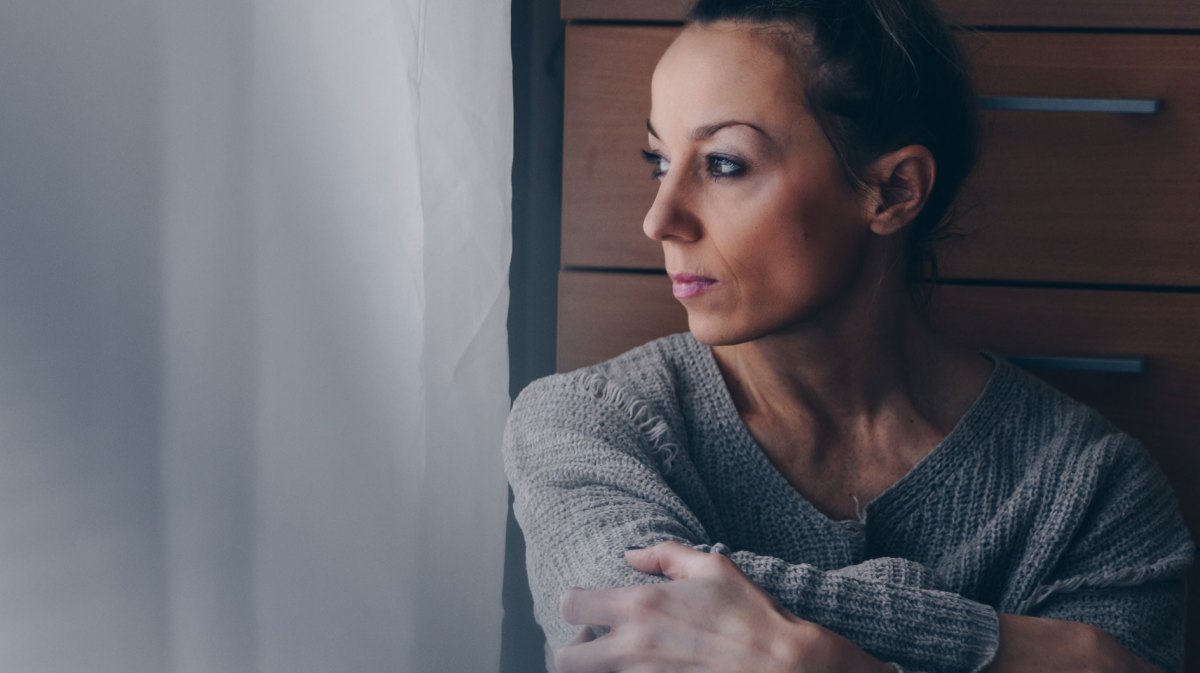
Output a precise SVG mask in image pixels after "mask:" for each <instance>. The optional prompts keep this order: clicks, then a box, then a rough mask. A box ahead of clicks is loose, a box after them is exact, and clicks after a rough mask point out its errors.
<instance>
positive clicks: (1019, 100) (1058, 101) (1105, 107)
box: [979, 96, 1162, 115]
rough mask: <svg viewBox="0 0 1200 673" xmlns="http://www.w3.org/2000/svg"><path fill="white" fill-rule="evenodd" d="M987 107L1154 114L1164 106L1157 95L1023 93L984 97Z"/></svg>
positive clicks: (982, 97) (1033, 110)
mask: <svg viewBox="0 0 1200 673" xmlns="http://www.w3.org/2000/svg"><path fill="white" fill-rule="evenodd" d="M979 106H980V107H982V108H984V109H985V110H1021V111H1026V112H1106V113H1111V114H1136V115H1152V114H1157V113H1158V111H1159V110H1161V109H1162V101H1161V100H1158V99H1157V98H1025V97H1021V96H980V97H979Z"/></svg>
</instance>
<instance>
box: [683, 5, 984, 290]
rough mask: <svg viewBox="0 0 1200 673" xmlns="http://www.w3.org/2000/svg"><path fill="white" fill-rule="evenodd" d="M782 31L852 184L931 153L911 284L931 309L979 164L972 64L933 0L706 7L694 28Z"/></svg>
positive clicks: (698, 11) (912, 243)
mask: <svg viewBox="0 0 1200 673" xmlns="http://www.w3.org/2000/svg"><path fill="white" fill-rule="evenodd" d="M717 21H735V22H742V23H750V24H758V25H760V26H762V27H763V28H765V29H768V30H771V31H778V34H779V35H780V36H782V37H784V38H786V42H787V43H788V44H790V45H791V47H792V51H793V55H795V56H797V57H799V58H800V59H802V62H803V63H804V66H805V67H806V73H805V75H806V76H805V78H804V80H803V81H804V82H805V90H804V91H803V98H804V100H805V101H806V103H807V106H808V108H809V111H810V112H811V114H812V115H813V117H814V118H815V119H816V121H817V123H818V124H819V125H820V127H821V129H822V130H823V131H824V133H825V135H826V137H827V138H828V139H829V142H830V143H831V144H832V145H833V148H834V150H835V152H836V153H837V156H838V160H839V162H840V163H841V166H842V169H843V171H844V173H845V174H846V177H847V179H848V180H849V181H850V182H851V184H854V185H856V186H859V187H862V186H863V185H864V182H863V179H862V177H861V176H862V171H863V169H864V168H866V166H868V165H869V164H870V163H871V162H872V161H873V160H875V159H876V158H878V157H880V156H882V155H883V154H886V153H887V152H890V151H892V150H895V149H898V148H900V147H903V146H905V145H910V144H917V145H922V146H924V147H926V148H928V149H929V151H930V153H931V154H932V155H933V157H934V160H935V161H936V162H937V180H936V181H935V184H934V187H933V190H932V191H931V192H930V194H929V197H928V200H927V201H926V203H925V207H924V208H923V210H922V211H921V213H920V215H918V216H917V219H916V220H915V221H914V222H913V223H912V225H911V226H910V231H909V233H908V239H907V254H906V260H905V262H906V265H907V268H906V270H905V271H906V276H907V280H908V282H909V287H910V289H912V290H913V297H914V300H916V301H917V303H918V304H920V303H923V301H924V299H925V298H927V294H925V293H924V292H921V291H920V290H921V288H924V287H927V286H926V285H925V284H924V282H923V281H924V280H925V279H926V278H927V277H930V278H936V277H937V273H938V267H937V257H936V254H935V251H934V246H935V245H936V243H938V242H939V241H941V240H943V239H944V238H946V237H947V232H948V231H949V226H950V223H951V222H952V221H953V219H954V201H955V197H956V196H957V194H958V191H959V187H960V186H961V184H962V182H963V180H964V179H965V178H966V177H967V175H968V174H969V173H970V171H971V168H972V167H973V165H974V163H975V158H976V152H977V148H978V144H979V128H978V125H979V122H978V112H977V107H976V99H975V93H974V87H973V86H972V82H971V77H970V75H969V68H968V66H967V62H966V59H965V58H964V57H963V55H962V52H961V51H960V50H959V48H958V45H957V43H956V41H955V39H954V36H953V35H952V34H951V33H950V30H949V28H948V26H947V25H946V22H945V21H944V20H943V18H942V16H941V15H940V13H939V12H938V10H937V9H936V8H935V7H934V6H933V5H932V3H931V2H930V1H929V0H699V2H697V4H696V5H695V6H694V7H693V9H692V11H691V13H690V14H689V15H688V18H687V23H688V24H695V25H701V26H702V25H705V24H710V23H714V22H717Z"/></svg>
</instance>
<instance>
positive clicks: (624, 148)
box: [562, 26, 1200, 287]
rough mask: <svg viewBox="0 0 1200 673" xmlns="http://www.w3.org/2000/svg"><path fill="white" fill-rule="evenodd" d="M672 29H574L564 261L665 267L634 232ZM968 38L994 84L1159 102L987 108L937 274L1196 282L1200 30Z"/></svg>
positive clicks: (992, 91)
mask: <svg viewBox="0 0 1200 673" xmlns="http://www.w3.org/2000/svg"><path fill="white" fill-rule="evenodd" d="M675 30H676V29H675V28H670V27H646V26H638V27H629V26H571V27H570V28H569V29H568V46H567V73H568V74H567V89H566V110H565V122H564V123H565V138H564V158H563V249H562V263H563V265H564V266H567V267H609V268H645V269H657V268H661V267H662V259H661V251H660V249H659V246H658V245H656V244H655V243H653V242H652V241H650V240H648V239H646V238H645V237H644V236H643V235H642V231H641V221H642V218H643V216H644V214H645V212H646V210H647V209H648V208H649V206H650V204H651V203H652V202H653V199H654V191H655V188H656V183H655V182H653V181H652V180H650V179H649V178H648V170H647V169H646V167H645V165H644V164H643V163H641V161H640V160H639V159H638V156H637V153H638V149H639V148H640V147H642V146H643V145H644V142H645V140H644V138H645V129H644V122H645V117H646V115H647V114H648V111H649V105H650V103H649V85H648V83H649V80H650V76H651V74H652V72H653V68H654V64H655V63H656V62H657V59H658V57H659V55H660V54H661V53H662V51H663V50H664V49H665V48H666V46H667V44H668V43H669V42H670V40H671V38H672V37H673V35H674V34H675ZM966 44H967V48H968V51H969V52H970V53H971V54H972V57H973V58H974V59H975V60H976V67H977V70H978V73H979V79H980V82H981V84H980V91H981V93H983V94H985V95H1006V96H1065V97H1101V98H1155V99H1161V100H1162V102H1163V109H1162V111H1161V112H1160V113H1159V114H1157V115H1153V116H1141V115H1124V114H1096V113H1061V112H989V113H987V114H985V125H986V128H987V132H986V138H985V147H984V156H983V159H982V161H981V163H980V166H979V169H978V171H977V173H976V175H975V176H974V178H973V179H972V181H971V187H969V188H968V190H967V193H966V194H965V195H964V196H963V199H962V206H963V212H964V216H963V218H962V219H961V221H960V222H959V225H958V228H959V230H960V231H962V232H964V233H965V234H966V236H965V238H963V239H962V240H961V241H959V242H956V245H954V246H953V247H948V248H947V249H946V250H945V251H944V254H943V257H944V263H943V267H942V268H943V273H944V275H946V276H947V277H952V278H997V279H1012V280H1025V281H1041V282H1078V283H1100V284H1130V285H1174V286H1187V287H1200V262H1198V260H1200V226H1197V224H1198V220H1197V216H1196V213H1197V212H1200V162H1197V161H1196V160H1195V157H1197V156H1200V39H1196V37H1195V36H1182V35H1096V34H1057V33H1055V34H1048V33H1021V34H1017V33H986V34H976V35H971V36H969V37H968V38H967V40H966ZM1097 54H1103V55H1104V58H1102V59H1098V58H1097V57H1096V55H1097Z"/></svg>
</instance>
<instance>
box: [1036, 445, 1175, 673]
mask: <svg viewBox="0 0 1200 673" xmlns="http://www.w3.org/2000/svg"><path fill="white" fill-rule="evenodd" d="M1091 449H1092V450H1090V451H1088V452H1087V453H1086V455H1087V456H1088V457H1089V458H1090V459H1091V460H1092V461H1093V462H1094V463H1095V464H1100V465H1103V466H1104V467H1103V469H1101V470H1100V471H1099V476H1098V478H1097V479H1096V480H1095V481H1094V483H1093V484H1092V488H1093V489H1094V491H1093V493H1092V494H1091V498H1090V500H1089V501H1088V504H1087V509H1086V510H1085V511H1084V512H1083V513H1082V516H1081V517H1079V525H1078V529H1077V530H1076V532H1075V534H1074V536H1073V538H1072V539H1071V540H1070V543H1069V545H1068V546H1067V548H1066V549H1065V551H1064V553H1063V554H1062V556H1061V558H1060V560H1059V561H1058V563H1057V564H1056V567H1055V568H1054V571H1053V572H1052V573H1051V574H1050V576H1049V577H1048V578H1046V579H1045V580H1044V581H1042V582H1041V583H1040V584H1039V585H1038V586H1037V588H1036V589H1035V590H1034V591H1033V592H1032V594H1031V595H1030V596H1029V597H1028V598H1026V599H1025V600H1024V602H1023V603H1022V605H1021V606H1020V607H1018V608H1017V609H1016V610H1015V611H1016V612H1017V613H1019V614H1027V615H1032V616H1037V617H1046V618H1049V619H1061V620H1067V621H1074V622H1081V623H1087V624H1091V625H1093V626H1096V627H1099V628H1100V629H1103V630H1104V631H1105V632H1106V633H1108V634H1109V635H1111V636H1113V637H1114V638H1115V639H1116V640H1117V641H1119V642H1120V643H1121V644H1122V645H1124V646H1125V648H1126V649H1128V650H1129V651H1130V652H1132V653H1134V654H1136V655H1137V656H1139V657H1141V658H1142V659H1144V660H1146V661H1148V662H1150V663H1152V664H1154V665H1156V666H1158V667H1159V668H1161V669H1162V670H1163V671H1166V672H1167V673H1173V672H1175V671H1182V670H1183V653H1184V635H1185V634H1184V617H1185V613H1186V611H1187V605H1186V587H1185V576H1186V573H1187V571H1188V569H1189V568H1190V566H1191V564H1192V557H1193V552H1194V544H1193V542H1192V540H1191V538H1190V536H1189V534H1188V530H1187V527H1186V525H1185V524H1184V522H1183V518H1182V516H1181V515H1180V513H1179V508H1178V505H1177V503H1176V501H1175V496H1174V494H1173V492H1172V491H1171V488H1170V486H1169V485H1168V484H1167V481H1166V478H1165V477H1164V476H1163V474H1162V472H1161V471H1160V470H1159V469H1158V467H1157V466H1156V465H1155V464H1154V461H1153V459H1152V458H1151V457H1150V455H1149V454H1148V453H1147V452H1146V451H1145V449H1144V448H1143V447H1142V446H1141V445H1140V444H1139V443H1137V442H1136V441H1134V440H1133V439H1131V438H1129V437H1128V436H1126V435H1121V434H1112V435H1108V436H1106V437H1104V438H1103V439H1102V440H1101V441H1100V442H1098V446H1094V447H1091ZM1035 537H1036V535H1035Z"/></svg>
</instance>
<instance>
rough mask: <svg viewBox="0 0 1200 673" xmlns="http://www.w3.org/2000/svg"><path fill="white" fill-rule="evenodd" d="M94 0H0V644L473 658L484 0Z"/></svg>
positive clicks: (186, 668)
mask: <svg viewBox="0 0 1200 673" xmlns="http://www.w3.org/2000/svg"><path fill="white" fill-rule="evenodd" d="M103 5H104V7H103V8H101V7H100V6H99V5H97V6H96V8H95V9H94V11H93V9H90V7H91V6H90V5H88V3H84V4H83V5H80V4H79V3H46V2H44V1H43V0H13V3H12V4H9V5H8V7H7V8H6V9H4V10H0V24H5V23H6V22H7V24H6V25H8V26H9V27H8V28H5V29H0V31H2V32H3V35H0V37H3V39H0V43H3V44H4V45H5V46H4V48H3V53H0V63H3V65H0V76H2V77H3V79H0V84H4V85H5V86H6V87H7V88H5V89H4V90H5V91H6V93H5V96H4V98H5V99H6V100H5V101H3V102H0V113H2V114H5V117H4V118H2V119H0V122H4V124H2V125H0V126H2V129H0V143H3V145H0V156H4V157H5V159H0V177H2V178H5V180H8V179H9V178H13V179H15V180H17V183H15V184H16V186H15V187H11V188H10V186H3V187H0V188H2V189H4V191H3V192H0V204H3V203H4V201H5V199H4V197H11V198H9V199H8V202H7V203H8V205H6V206H2V207H4V208H5V210H4V212H3V214H4V215H5V219H4V221H3V223H2V224H0V226H2V227H3V232H0V233H3V237H4V238H3V241H2V242H3V243H4V244H5V245H6V248H5V250H6V251H11V250H12V249H13V248H12V246H11V245H10V244H11V243H12V242H13V241H16V242H17V243H22V242H27V241H34V243H36V244H37V245H34V244H33V243H30V244H29V245H27V246H26V248H28V250H24V249H21V250H19V251H18V252H22V254H24V252H28V251H29V250H32V253H31V254H32V255H33V256H28V255H25V256H22V257H21V260H20V263H19V264H17V265H16V266H14V265H13V264H12V263H10V262H11V258H6V257H5V256H4V253H3V252H0V273H3V274H4V276H3V279H4V281H5V283H6V285H5V286H4V287H3V288H0V289H2V290H3V292H2V293H0V300H3V301H4V304H3V306H0V309H2V310H3V312H2V313H0V327H2V328H3V329H2V330H0V337H2V338H3V339H4V340H3V341H0V364H4V365H5V366H6V370H5V371H6V378H5V379H3V380H4V381H5V383H4V384H0V392H2V393H3V401H4V402H5V403H6V405H7V406H6V408H7V409H9V410H14V411H11V412H8V411H6V412H5V415H4V416H3V419H2V420H3V421H4V422H3V424H0V433H3V437H0V439H3V441H4V442H5V445H4V448H0V460H2V461H3V464H0V480H4V484H3V485H6V486H12V488H11V489H9V490H8V492H7V493H6V494H5V495H2V496H0V497H3V498H5V501H4V502H3V503H0V504H3V505H5V506H6V507H7V509H5V510H4V511H0V604H2V605H3V606H4V607H0V634H3V635H0V670H13V671H18V670H19V671H24V672H29V673H48V672H50V671H54V672H55V673H57V672H59V671H63V672H64V673H65V672H67V671H72V672H73V671H82V670H87V671H89V673H98V672H106V671H114V672H115V671H122V673H138V672H141V671H145V672H146V673H161V672H162V671H174V672H176V673H215V672H222V673H237V672H242V671H245V672H262V673H276V672H278V673H284V672H286V673H299V672H305V671H313V672H318V671H319V672H322V673H326V672H328V673H342V672H346V673H358V672H363V673H373V672H381V673H382V672H397V673H426V672H428V673H457V672H460V671H461V672H463V673H475V672H487V671H494V670H496V669H497V667H498V663H499V654H500V623H501V617H502V614H501V583H502V572H503V567H504V533H505V515H506V486H505V481H504V477H503V473H502V468H501V457H500V451H499V441H500V436H501V433H502V429H503V423H504V418H505V416H506V413H507V409H508V403H509V399H508V396H507V390H508V373H507V372H508V362H507V341H506V316H507V309H508V289H507V275H508V262H509V255H510V233H509V232H510V221H509V219H510V166H511V161H512V149H511V148H512V119H511V114H512V112H511V111H512V100H511V65H510V58H509V49H510V45H509V39H510V38H509V25H508V24H509V11H510V10H509V4H508V2H504V1H501V2H478V1H477V0H429V1H426V0H336V1H333V0H206V1H205V2H195V0H112V1H111V2H108V3H103ZM64 26H66V28H64ZM39 31H40V32H39ZM97 45H99V46H97ZM21 49H24V50H25V51H23V52H22V51H20V50H21ZM62 54H66V55H65V56H64V55H62ZM14 58H16V59H18V60H16V61H14V60H13V59H14ZM55 59H58V60H61V61H63V62H64V63H67V62H69V65H70V68H68V70H63V68H62V67H59V66H60V65H61V64H58V65H56V63H49V64H46V63H43V61H47V60H50V61H54V60H55ZM71 68H73V70H71ZM68 71H69V74H70V76H69V77H67V76H65V75H63V73H64V72H68ZM71 73H73V74H71ZM38 78H42V79H38ZM46 78H48V79H50V80H53V81H50V82H49V84H47V85H45V86H46V87H48V88H46V91H48V92H49V93H45V96H43V98H45V99H46V100H49V101H50V102H51V103H53V104H54V107H52V108H48V109H45V110H43V109H42V108H41V107H39V105H41V104H42V103H44V102H46V101H44V100H42V99H41V98H37V97H36V96H35V97H34V98H33V99H30V98H29V97H28V96H26V95H25V94H27V93H28V92H27V91H25V90H24V89H22V88H20V87H25V88H26V89H29V90H30V91H36V92H38V94H37V95H41V93H44V92H43V91H42V89H43V84H45V80H46ZM54 78H59V79H57V80H56V79H54ZM59 80H61V81H59ZM76 89H79V91H77V90H76ZM51 90H53V91H51ZM81 91H82V93H81ZM28 100H33V102H31V103H30V102H25V101H28ZM59 103H62V104H63V105H61V106H60V105H59ZM101 115H103V117H102V118H101ZM80 120H83V121H82V122H81V121H80ZM89 120H91V121H89ZM67 127H70V129H71V130H72V132H75V131H78V135H77V136H69V137H65V138H63V137H62V129H63V128H67ZM30 129H33V130H34V131H37V132H38V133H41V134H42V135H44V136H45V137H41V136H39V135H38V134H37V133H35V134H34V135H33V136H32V137H30V138H29V139H28V140H25V139H24V138H25V134H27V132H28V131H29V130H30ZM6 132H7V133H8V134H7V135H6ZM18 137H20V138H18ZM14 143H16V148H17V149H16V151H17V155H16V156H18V157H20V158H21V160H20V162H18V161H16V160H14V159H13V157H14V154H13V147H14ZM47 156H49V157H51V158H50V159H46V157H47ZM39 162H41V163H39ZM43 163H45V164H48V165H51V166H52V167H54V166H59V164H61V167H62V171H63V172H67V173H70V175H71V176H74V178H73V179H74V180H75V182H72V183H68V184H66V185H65V186H64V183H63V182H62V180H61V179H60V180H58V182H56V183H52V182H50V181H51V180H52V179H53V178H55V177H61V176H56V175H54V174H53V172H52V171H51V172H50V174H48V173H47V171H45V170H43V171H41V172H39V169H38V167H39V166H41V165H42V164H43ZM18 164H19V165H18ZM31 166H32V168H31ZM114 171H116V172H115V174H114ZM131 176H132V177H131ZM5 180H0V183H3V182H5ZM96 180H99V181H100V182H99V183H96V182H95V181H96ZM76 183H77V186H78V189H75V190H73V191H72V190H69V189H67V187H70V186H71V185H73V184H76ZM9 184H10V185H11V184H14V183H12V182H11V181H10V182H9ZM94 184H98V186H93V185H94ZM114 189H115V190H116V194H115V195H114V193H113V191H114ZM39 190H40V191H39ZM64 202H65V203H67V204H68V205H67V206H63V203H64ZM14 203H15V205H13V204H14ZM130 203H132V204H135V205H134V206H130V205H128V204H130ZM54 217H58V219H57V220H55V219H53V218H54ZM131 223H132V224H131ZM59 224H62V225H63V226H65V229H64V230H63V231H57V232H56V231H55V230H54V229H53V227H54V226H57V225H59ZM46 227H51V230H50V231H49V232H48V233H47V231H45V228H46ZM64 231H65V233H63V232H64ZM29 232H36V233H29ZM72 232H74V233H72ZM80 232H84V233H85V237H84V239H82V242H81V239H80V238H79V236H78V235H77V234H79V233H80ZM35 239H36V240H35ZM64 250H66V251H69V252H70V255H68V256H66V257H64V254H63V251H64ZM37 255H41V257H38V256H37ZM64 265H65V266H64ZM93 267H95V268H93ZM96 268H103V269H105V271H103V272H97V271H96ZM64 273H65V276H64ZM14 279H15V280H14ZM13 283H18V284H23V285H18V284H13ZM31 283H43V284H45V285H47V286H48V287H49V288H50V289H47V290H45V291H43V292H42V295H44V296H45V297H46V299H45V301H46V302H50V301H54V302H56V303H55V304H54V306H53V307H50V305H49V304H48V303H47V304H46V305H42V304H40V303H38V298H37V297H36V296H34V297H32V298H31V297H29V296H26V295H27V294H28V293H27V292H26V289H27V288H28V286H29V285H30V284H31ZM54 283H59V284H61V285H62V286H63V287H64V288H67V289H62V290H61V291H59V290H55V289H54V288H55V287H58V286H57V285H54ZM68 290H70V292H76V293H77V294H78V297H76V296H75V295H71V296H67V300H68V301H66V303H64V302H63V300H62V299H63V296H66V295H68V294H70V292H68ZM55 292H58V294H54V293H55ZM80 297H81V298H82V299H80ZM72 302H74V303H72ZM22 312H23V313H22ZM26 314H28V315H26ZM47 316H49V317H47ZM81 319H86V320H88V321H91V322H86V321H85V322H83V323H80V322H79V321H80V320H81ZM19 321H23V322H19ZM93 323H94V325H95V326H96V327H95V329H91V330H90V331H88V329H90V328H87V326H88V325H92V324H93ZM80 324H82V325H83V326H84V327H80ZM81 330H82V331H81ZM48 336H49V337H53V338H49V339H48V338H47V337H48ZM9 337H13V338H9ZM17 337H19V338H17ZM31 357H32V359H31ZM64 357H66V358H67V360H66V361H65V362H64ZM72 363H75V364H79V366H77V367H73V368H72V367H69V366H68V365H71V364H72ZM18 364H20V365H21V366H22V367H24V369H14V367H16V366H17V365H18ZM47 376H49V377H50V378H49V379H47ZM39 381H41V382H43V384H44V385H43V387H44V388H46V392H45V394H44V395H43V394H41V393H40V392H39V391H40V389H38V390H31V386H35V385H37V382H39ZM52 384H53V385H52ZM53 386H58V387H57V388H54V387H53ZM51 388H53V389H51ZM60 389H61V390H60ZM63 391H68V392H69V393H70V395H73V396H74V397H70V398H64V394H66V393H64V392H63ZM31 392H32V393H33V396H32V399H31ZM39 395H40V396H39ZM14 405H16V406H14ZM80 410H85V411H86V413H80ZM18 411H19V412H20V413H18ZM31 412H32V413H33V414H34V415H33V416H32V417H31V416H30V413H31ZM38 414H41V415H40V416H39V415H38ZM30 418H33V420H30ZM116 447H119V449H118V448H116ZM105 455H116V456H119V457H120V460H119V461H118V460H117V459H116V458H113V459H105V458H100V457H97V456H105ZM97 465H98V466H100V467H103V468H104V469H103V470H101V469H92V468H94V467H95V466H97ZM89 469H90V471H88V470H89ZM14 475H15V476H14ZM64 475H68V477H69V478H67V477H64ZM39 479H40V480H41V481H40V482H39V481H38V480H39ZM10 482H11V483H10ZM18 482H20V483H18ZM48 487H53V488H56V489H59V490H60V491H61V492H62V494H63V495H62V497H58V496H55V497H54V498H53V499H52V498H50V496H45V495H40V494H42V493H44V492H45V489H46V488H48ZM84 491H86V493H85V492H84ZM56 492H57V491H56ZM22 494H24V495H22ZM14 512H15V513H14ZM84 529H86V530H87V531H88V532H89V534H90V535H91V537H89V538H87V540H93V538H97V539H95V540H94V541H93V542H87V543H86V544H87V545H88V546H85V547H81V546H80V545H81V544H84V542H81V540H80V538H79V536H80V535H81V534H83V533H82V531H84ZM33 530H37V536H36V537H30V535H31V533H29V531H33ZM21 536H25V537H21ZM101 538H102V539H101ZM21 545H23V546H21ZM80 550H82V551H83V552H85V553H84V555H82V556H80V553H79V552H80ZM31 578H32V580H36V582H34V583H33V584H31ZM14 629H15V630H14ZM93 631H94V632H93Z"/></svg>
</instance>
